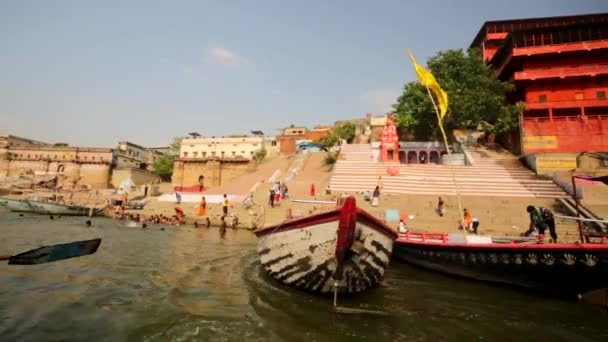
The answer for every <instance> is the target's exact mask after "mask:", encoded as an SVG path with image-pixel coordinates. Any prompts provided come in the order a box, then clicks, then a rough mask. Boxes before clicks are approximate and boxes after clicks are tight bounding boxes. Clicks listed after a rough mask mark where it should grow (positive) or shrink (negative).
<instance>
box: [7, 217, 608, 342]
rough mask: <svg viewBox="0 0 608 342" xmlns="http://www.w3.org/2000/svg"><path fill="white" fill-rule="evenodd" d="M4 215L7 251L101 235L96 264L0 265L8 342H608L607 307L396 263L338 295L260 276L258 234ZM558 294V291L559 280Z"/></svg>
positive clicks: (72, 261) (88, 259) (82, 261)
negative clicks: (337, 309) (357, 289)
mask: <svg viewBox="0 0 608 342" xmlns="http://www.w3.org/2000/svg"><path fill="white" fill-rule="evenodd" d="M84 221H85V219H84V218H66V217H63V218H61V219H59V220H57V219H56V220H53V221H51V220H49V218H48V217H41V216H24V217H19V216H18V215H17V214H14V213H7V212H0V254H11V253H17V252H22V251H25V250H28V249H31V248H35V247H38V246H40V245H45V244H52V243H59V242H69V241H75V240H81V239H89V238H94V237H102V238H103V242H102V244H101V247H100V249H99V251H98V252H97V253H96V254H94V255H91V256H86V257H82V258H77V259H70V260H65V261H60V262H55V263H50V264H43V265H36V266H12V265H11V266H9V265H7V264H6V263H2V264H0V341H83V340H88V341H473V340H485V341H540V340H545V341H602V340H603V341H607V340H608V314H607V312H606V310H605V309H604V308H601V307H599V306H593V305H588V304H577V303H574V302H569V301H562V300H556V299H547V298H540V297H538V296H532V295H529V294H525V293H521V292H518V291H513V290H508V289H500V288H495V287H491V286H487V285H484V284H478V283H475V282H469V281H464V280H458V279H453V278H449V277H443V276H440V275H436V274H432V273H428V272H425V271H421V270H418V269H414V268H411V267H409V266H406V265H402V264H399V263H396V262H393V263H392V264H391V267H390V270H389V272H388V273H387V274H386V278H385V281H384V282H383V284H382V286H381V287H379V288H377V289H374V290H372V291H369V292H367V293H365V294H363V295H361V296H357V297H352V298H343V299H342V301H341V304H342V305H344V306H347V307H355V308H365V309H372V310H379V311H381V312H383V313H384V314H383V315H364V314H348V315H345V314H336V313H334V312H333V311H332V306H331V305H332V304H331V299H329V298H324V297H318V296H313V295H309V294H306V293H301V292H298V291H294V290H291V289H289V288H286V287H283V286H281V285H279V284H277V283H275V282H274V281H273V280H271V279H269V278H267V277H266V275H265V274H263V273H262V272H261V271H260V268H259V263H258V261H257V257H256V254H255V243H256V241H255V236H254V235H253V234H252V233H250V232H248V231H232V230H230V229H229V230H228V233H227V235H226V237H225V239H220V237H219V232H218V230H217V229H209V230H208V229H206V228H200V229H194V228H188V227H180V228H172V227H166V230H164V231H162V230H161V229H160V228H161V226H153V227H151V228H150V229H148V230H147V231H142V230H141V229H138V228H128V227H126V226H124V224H122V223H118V222H115V221H112V220H109V219H95V220H94V222H93V228H86V227H85V225H84V224H83V222H84ZM556 286H559V284H556Z"/></svg>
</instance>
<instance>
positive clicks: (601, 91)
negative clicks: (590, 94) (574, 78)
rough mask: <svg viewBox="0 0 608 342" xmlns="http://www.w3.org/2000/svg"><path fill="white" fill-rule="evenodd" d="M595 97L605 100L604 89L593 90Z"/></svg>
mask: <svg viewBox="0 0 608 342" xmlns="http://www.w3.org/2000/svg"><path fill="white" fill-rule="evenodd" d="M595 97H596V98H597V99H598V100H605V99H606V92H605V91H604V90H600V91H596V92H595Z"/></svg>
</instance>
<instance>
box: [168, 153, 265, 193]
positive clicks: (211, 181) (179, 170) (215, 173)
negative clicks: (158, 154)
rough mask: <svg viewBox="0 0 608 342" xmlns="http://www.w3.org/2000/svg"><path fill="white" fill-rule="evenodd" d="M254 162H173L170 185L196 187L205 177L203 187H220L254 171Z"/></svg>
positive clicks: (181, 160)
mask: <svg viewBox="0 0 608 342" xmlns="http://www.w3.org/2000/svg"><path fill="white" fill-rule="evenodd" d="M256 165H257V164H256V162H255V161H246V160H243V161H220V160H201V161H197V160H185V159H180V160H177V161H175V165H174V167H173V176H172V177H171V179H172V184H173V186H174V187H182V186H183V187H189V186H193V185H198V184H199V182H198V180H199V177H200V176H203V177H205V186H206V187H210V186H220V185H222V184H226V183H228V182H230V181H231V180H233V179H235V178H237V177H239V176H240V175H242V174H245V173H247V172H252V171H255V169H256Z"/></svg>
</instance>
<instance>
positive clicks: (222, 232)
mask: <svg viewBox="0 0 608 342" xmlns="http://www.w3.org/2000/svg"><path fill="white" fill-rule="evenodd" d="M221 220H222V222H220V235H221V236H222V237H223V236H224V235H226V217H225V216H222V218H221Z"/></svg>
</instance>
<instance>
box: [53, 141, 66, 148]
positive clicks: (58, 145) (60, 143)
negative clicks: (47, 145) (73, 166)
mask: <svg viewBox="0 0 608 342" xmlns="http://www.w3.org/2000/svg"><path fill="white" fill-rule="evenodd" d="M53 146H57V147H67V146H69V145H68V144H67V143H63V142H58V143H54V144H53Z"/></svg>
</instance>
